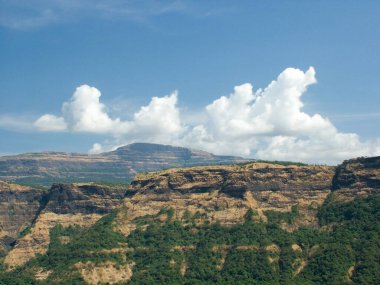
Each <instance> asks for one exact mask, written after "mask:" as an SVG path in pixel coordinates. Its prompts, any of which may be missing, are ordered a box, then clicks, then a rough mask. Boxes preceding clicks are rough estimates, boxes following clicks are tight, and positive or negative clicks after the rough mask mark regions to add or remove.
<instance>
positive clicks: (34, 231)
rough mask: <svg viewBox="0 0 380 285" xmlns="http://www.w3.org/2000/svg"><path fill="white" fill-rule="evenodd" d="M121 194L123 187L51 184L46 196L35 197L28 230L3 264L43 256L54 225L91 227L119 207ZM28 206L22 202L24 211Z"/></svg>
mask: <svg viewBox="0 0 380 285" xmlns="http://www.w3.org/2000/svg"><path fill="white" fill-rule="evenodd" d="M32 193H34V192H32ZM124 193H125V189H124V188H123V187H113V188H112V187H109V186H104V185H95V184H87V185H81V184H54V185H53V186H52V187H51V189H50V190H49V192H48V193H44V192H41V191H40V192H39V193H36V195H37V196H36V199H37V200H39V201H40V204H39V205H36V206H35V212H34V213H33V214H32V215H31V217H32V219H29V220H28V221H27V223H26V226H29V227H30V228H27V229H28V230H27V231H25V234H24V235H23V236H22V237H20V238H19V239H17V241H16V242H15V245H14V247H13V248H12V249H11V250H10V252H9V253H8V254H7V255H6V257H5V259H4V264H5V265H6V266H7V267H8V268H13V267H15V266H19V265H22V264H23V263H25V262H26V261H28V260H30V259H31V258H33V257H34V256H35V255H36V254H43V253H45V252H46V250H47V248H48V246H49V243H50V236H49V231H50V229H52V228H54V227H55V226H56V225H61V226H63V227H68V226H73V225H77V226H82V227H89V226H91V225H92V224H94V223H95V222H96V221H98V220H99V219H100V218H101V217H102V216H103V215H105V214H107V213H110V212H111V211H112V210H114V209H115V208H117V207H118V206H120V204H121V199H122V198H123V197H124ZM27 203H28V201H27V200H26V201H24V209H25V210H26V209H28V207H29V205H28V204H27ZM37 213H38V216H36V214H37ZM32 222H33V224H31V223H32Z"/></svg>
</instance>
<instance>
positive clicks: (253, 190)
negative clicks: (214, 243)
mask: <svg viewBox="0 0 380 285" xmlns="http://www.w3.org/2000/svg"><path fill="white" fill-rule="evenodd" d="M379 181H380V157H374V158H359V159H355V160H349V161H345V162H344V163H343V164H342V165H340V166H338V167H330V166H314V165H310V166H300V165H291V164H286V165H281V164H271V163H261V162H260V163H259V162H254V163H247V164H241V165H220V166H199V167H192V168H177V169H168V170H165V171H161V172H156V173H141V174H138V175H137V176H136V177H135V179H134V180H133V182H132V183H131V184H130V185H129V187H127V186H116V185H114V186H109V185H104V184H95V183H87V184H53V186H52V187H51V188H50V189H49V190H48V191H42V190H37V189H33V188H30V187H24V186H17V185H11V184H6V183H1V184H0V188H1V189H0V191H1V193H2V194H4V195H2V196H1V199H0V211H1V212H0V214H1V216H0V221H1V227H2V228H1V230H2V232H1V233H2V235H1V238H3V240H4V242H3V243H4V244H5V241H7V244H6V246H5V245H4V246H3V254H4V255H6V256H5V259H4V265H5V267H6V268H7V269H8V270H11V269H13V268H15V267H17V266H21V265H23V264H25V263H26V262H28V261H30V260H32V259H33V258H34V257H36V256H37V255H38V254H42V255H43V254H45V253H46V252H47V251H48V248H49V244H50V243H51V236H50V233H51V231H52V230H53V229H54V228H55V227H56V226H57V225H60V226H62V227H63V228H64V229H65V228H68V227H69V226H78V227H81V228H89V227H91V226H92V225H95V224H96V223H97V222H98V221H99V220H100V219H101V218H102V217H103V216H105V215H107V214H109V213H114V210H115V209H117V213H116V214H115V219H114V220H113V222H112V230H113V231H114V232H117V233H121V234H122V235H123V236H124V237H128V236H130V235H131V234H133V233H134V232H135V231H136V230H141V231H143V230H144V229H145V227H148V225H149V224H150V223H155V222H158V223H166V222H167V221H180V222H184V223H189V217H191V219H190V220H191V223H192V224H193V225H195V226H196V225H203V224H216V223H217V224H220V225H221V226H226V227H231V226H233V225H236V224H243V223H244V222H245V221H247V217H249V218H248V219H251V220H253V221H258V222H263V223H266V222H271V221H275V222H276V223H278V224H279V226H280V227H281V228H282V229H284V230H285V231H286V232H289V233H291V232H293V231H295V230H297V229H298V228H300V227H301V226H306V227H309V228H319V226H320V225H319V221H318V217H317V214H318V210H319V208H320V206H321V205H322V204H323V203H324V202H325V200H326V197H327V196H328V195H329V194H330V193H332V192H333V195H332V196H333V197H335V199H336V200H339V199H342V200H344V201H346V200H349V199H353V197H356V196H358V195H362V196H365V195H368V194H370V193H373V192H380V185H379ZM23 230H24V231H23ZM21 231H23V232H22V234H21V235H20V232H21ZM9 237H11V238H12V239H10V238H9ZM59 240H61V243H62V244H70V237H69V236H62V237H60V239H59ZM62 241H64V242H62ZM175 246H177V247H178V248H185V247H184V245H179V244H177V245H175ZM223 246H224V245H223V244H222V245H220V247H221V248H223ZM229 246H231V245H229ZM239 246H240V247H239V250H241V249H245V248H249V249H251V248H253V246H252V245H248V244H240V245H239ZM295 246H297V245H295ZM187 248H192V249H193V248H196V247H195V245H192V244H190V245H188V247H187ZM254 248H256V247H255V246H254ZM109 250H110V252H118V251H117V250H118V248H115V249H109ZM112 250H114V251H112ZM122 252H125V250H124V249H123V250H122ZM223 254H227V251H226V250H225V252H224V253H223ZM271 258H274V257H271ZM276 258H277V257H276ZM299 261H300V262H301V261H302V260H301V259H300V260H299ZM302 262H304V263H303V267H302V268H301V267H297V268H298V269H297V270H299V272H298V273H297V275H298V274H300V272H301V271H302V270H303V268H304V267H305V266H306V261H305V260H304V261H302ZM85 263H86V261H83V264H85ZM86 264H87V263H86ZM104 264H108V263H104ZM104 264H103V265H104ZM126 264H129V265H128V266H129V267H128V266H127V267H128V268H129V269H128V270H130V271H131V270H132V269H131V268H132V266H131V265H130V264H132V263H126ZM176 264H177V265H178V266H180V267H181V268H182V269H181V270H182V271H183V272H185V271H186V266H187V265H186V264H185V263H176ZM112 266H113V265H112ZM112 266H108V267H112ZM173 266H174V265H173ZM220 266H222V265H220ZM108 267H107V268H108ZM74 268H75V267H74ZM81 268H82V267H81ZM86 268H87V267H86ZM99 268H103V267H102V266H100V267H99ZM112 268H113V267H112ZM184 268H185V269H184ZM300 268H301V269H300ZM75 270H79V269H75ZM80 270H82V271H81V274H82V275H83V274H84V275H86V274H87V273H88V272H92V271H88V270H87V271H88V272H87V271H86V270H84V269H83V268H82V269H80ZM182 271H181V272H182ZM99 272H102V270H100V271H99ZM91 274H92V273H91ZM94 274H95V273H94ZM97 274H98V273H97ZM183 274H185V273H183ZM131 275H132V271H131V272H129V273H128V278H130V276H131ZM86 276H87V275H86ZM86 278H87V277H86ZM88 278H89V277H88ZM125 278H126V277H125ZM90 279H91V278H90ZM95 279H96V278H95ZM98 279H99V278H98ZM100 279H101V278H100ZM103 280H108V279H107V278H105V279H103Z"/></svg>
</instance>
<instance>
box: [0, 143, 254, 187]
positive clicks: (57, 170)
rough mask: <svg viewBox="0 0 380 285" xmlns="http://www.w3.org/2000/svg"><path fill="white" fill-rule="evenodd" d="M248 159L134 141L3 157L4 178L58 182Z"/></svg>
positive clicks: (123, 178) (0, 175)
mask: <svg viewBox="0 0 380 285" xmlns="http://www.w3.org/2000/svg"><path fill="white" fill-rule="evenodd" d="M245 161H248V160H247V159H244V158H241V157H235V156H219V155H214V154H211V153H208V152H205V151H201V150H193V149H190V148H185V147H178V146H170V145H161V144H151V143H133V144H129V145H126V146H122V147H119V148H117V149H116V150H114V151H110V152H104V153H101V154H97V155H88V154H81V153H65V152H38V153H25V154H19V155H11V156H2V157H0V180H4V181H11V182H17V183H26V184H44V185H50V184H52V183H56V182H88V181H106V182H114V183H128V182H130V181H131V180H132V179H133V177H134V176H135V175H136V174H137V173H140V172H148V171H159V170H163V169H166V168H172V167H185V166H201V165H217V164H232V163H239V162H245Z"/></svg>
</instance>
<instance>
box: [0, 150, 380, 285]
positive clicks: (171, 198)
mask: <svg viewBox="0 0 380 285" xmlns="http://www.w3.org/2000/svg"><path fill="white" fill-rule="evenodd" d="M0 188H1V189H0V191H1V194H2V195H1V197H2V202H1V203H0V214H1V216H0V226H1V235H0V237H1V241H2V245H3V249H2V252H3V253H2V255H3V258H4V259H3V262H2V263H3V269H2V270H3V271H2V273H0V284H116V283H117V284H299V285H300V284H379V283H380V279H379V274H378V272H379V270H380V264H379V259H380V251H379V248H380V239H379V235H380V212H379V209H380V157H373V158H358V159H353V160H348V161H345V162H344V163H343V164H341V165H339V166H338V167H328V166H302V165H280V164H271V163H262V162H255V163H247V164H240V165H220V166H200V167H192V168H177V169H168V170H164V171H161V172H156V173H142V174H139V175H138V176H137V177H136V178H135V179H134V181H133V182H132V183H131V185H130V186H129V187H126V186H123V185H119V186H116V185H114V186H110V185H104V184H99V183H91V184H88V183H86V184H78V183H77V184H54V185H53V186H52V187H51V189H50V190H48V191H41V190H38V189H33V188H30V187H29V188H28V187H24V186H18V185H15V184H8V183H2V184H0ZM33 203H34V204H33ZM29 205H34V206H33V207H30V206H29ZM14 221H20V222H18V223H15V222H14Z"/></svg>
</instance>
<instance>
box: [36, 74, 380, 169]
mask: <svg viewBox="0 0 380 285" xmlns="http://www.w3.org/2000/svg"><path fill="white" fill-rule="evenodd" d="M316 82H317V81H316V78H315V70H314V68H312V67H310V68H309V69H308V70H307V71H306V72H303V71H301V70H299V69H295V68H287V69H285V70H284V71H283V72H282V73H281V74H280V75H279V76H278V77H277V79H276V80H274V81H272V82H271V83H270V84H269V85H268V86H267V87H266V88H265V89H258V90H257V91H256V92H254V91H253V86H252V85H251V84H250V83H245V84H242V85H240V86H236V87H235V88H234V91H233V93H232V94H230V95H229V96H222V97H220V98H218V99H216V100H214V101H213V102H212V103H211V104H209V105H207V106H206V107H205V108H204V111H203V112H194V113H193V114H197V113H199V114H200V115H199V116H198V118H197V119H194V118H193V117H194V115H193V114H191V112H190V113H189V112H186V113H185V115H183V114H181V112H180V109H179V108H178V106H177V101H178V94H177V92H176V91H175V92H173V93H172V94H170V95H167V96H164V97H153V98H152V100H151V102H150V103H149V104H148V105H146V106H143V107H141V108H140V109H139V110H138V111H137V112H135V113H134V115H133V117H132V119H131V120H129V121H123V120H121V119H119V118H112V117H111V116H110V115H109V114H108V112H107V108H106V106H105V105H104V104H103V103H101V102H100V97H101V93H100V91H99V90H98V89H96V88H94V87H90V86H87V85H82V86H80V87H78V88H77V89H76V91H75V92H74V94H73V96H72V98H71V100H70V101H68V102H65V103H64V104H63V107H62V115H61V116H55V115H51V114H46V115H43V116H41V117H40V118H39V119H38V120H37V121H36V122H35V125H36V126H37V127H38V128H39V129H40V130H43V131H61V130H68V131H71V132H90V133H101V134H109V135H110V139H108V140H107V141H105V142H104V143H102V144H99V143H96V144H94V146H93V148H92V149H91V151H90V152H91V153H99V152H103V151H108V150H111V149H113V148H114V147H116V146H120V145H123V144H127V143H131V142H137V141H144V142H156V143H165V144H174V145H183V146H189V147H192V148H199V149H203V150H207V151H210V152H213V153H216V154H233V155H242V156H248V157H253V158H259V159H269V160H293V161H303V162H314V163H326V164H335V163H339V162H341V161H342V160H343V159H347V158H350V157H356V156H371V155H379V154H380V141H379V140H378V141H361V140H360V138H359V136H358V135H357V134H353V133H341V132H339V131H338V130H337V129H336V128H335V126H334V125H333V124H332V123H331V122H330V120H329V119H328V118H325V117H322V116H321V115H319V114H307V113H305V112H303V110H302V108H303V102H302V96H303V95H304V94H305V92H306V91H307V88H308V87H309V86H310V85H312V84H315V83H316ZM189 114H190V115H189ZM189 118H190V119H189Z"/></svg>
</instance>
